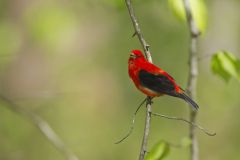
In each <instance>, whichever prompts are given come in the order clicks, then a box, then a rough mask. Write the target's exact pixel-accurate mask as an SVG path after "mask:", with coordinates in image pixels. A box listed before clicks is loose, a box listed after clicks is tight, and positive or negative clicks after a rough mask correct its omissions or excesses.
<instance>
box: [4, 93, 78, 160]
mask: <svg viewBox="0 0 240 160" xmlns="http://www.w3.org/2000/svg"><path fill="white" fill-rule="evenodd" d="M0 99H1V100H2V101H4V102H5V103H7V104H8V106H9V108H10V109H11V110H13V111H15V112H16V113H19V114H21V115H22V116H25V117H27V118H28V119H30V120H31V122H32V123H33V124H34V125H35V126H36V127H37V128H38V129H39V131H40V132H41V133H42V134H43V136H44V137H45V138H46V139H47V140H48V141H49V142H50V143H51V144H52V145H53V146H54V147H55V148H56V149H57V150H59V151H60V152H61V153H62V154H63V155H64V156H65V158H66V160H79V158H78V157H77V156H76V155H75V154H74V153H73V152H72V151H71V150H70V149H69V148H68V147H67V146H66V145H65V144H64V142H63V141H62V140H61V139H60V137H59V136H58V135H57V134H56V133H55V131H54V130H53V129H52V128H51V127H50V125H49V124H48V122H47V121H45V120H44V119H42V118H41V117H40V116H38V115H37V114H35V113H34V112H31V111H29V110H25V109H23V108H22V107H20V106H18V105H17V104H16V103H14V102H13V101H12V100H10V99H9V98H7V97H5V96H3V95H0Z"/></svg>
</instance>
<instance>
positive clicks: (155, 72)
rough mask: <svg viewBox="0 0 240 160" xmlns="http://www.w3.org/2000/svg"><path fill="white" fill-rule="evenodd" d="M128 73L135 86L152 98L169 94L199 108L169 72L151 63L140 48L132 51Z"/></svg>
mask: <svg viewBox="0 0 240 160" xmlns="http://www.w3.org/2000/svg"><path fill="white" fill-rule="evenodd" d="M128 73H129V76H130V77H131V79H132V80H133V82H134V84H135V86H136V87H137V88H138V89H139V90H140V91H141V92H143V93H144V94H146V95H147V96H149V97H151V98H154V97H159V96H162V95H169V96H173V97H177V98H181V99H183V100H185V101H186V102H187V103H188V104H190V105H191V106H192V107H193V108H194V109H196V110H197V109H198V108H199V107H198V105H197V103H195V102H194V101H193V100H192V99H191V98H190V97H189V96H188V95H187V94H186V92H185V91H184V90H183V89H182V88H181V87H179V86H178V85H177V84H176V82H175V80H174V79H173V78H172V77H171V76H170V75H169V74H168V73H167V72H165V71H164V70H162V69H161V68H159V67H157V66H155V65H154V64H152V63H149V62H148V61H147V60H146V59H145V57H144V55H143V54H142V52H141V51H140V50H133V51H132V52H131V53H130V57H129V60H128Z"/></svg>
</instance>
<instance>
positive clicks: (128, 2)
mask: <svg viewBox="0 0 240 160" xmlns="http://www.w3.org/2000/svg"><path fill="white" fill-rule="evenodd" d="M125 2H126V5H127V8H128V12H129V15H130V17H131V20H132V23H133V27H134V30H135V32H134V35H135V34H136V35H137V36H138V39H139V41H140V43H141V45H142V47H143V50H144V53H145V56H146V58H147V60H148V61H149V62H150V63H152V62H153V61H152V57H151V53H150V51H149V47H150V46H149V45H148V44H147V42H146V41H145V39H144V38H143V35H142V33H141V29H140V27H139V23H138V21H137V18H136V16H135V14H134V10H133V7H132V1H131V0H125ZM146 108H147V109H146V121H145V129H144V135H143V140H142V146H141V151H140V155H139V160H144V157H145V153H146V151H147V142H148V136H149V132H150V122H151V111H152V106H151V98H149V97H148V100H147V102H146Z"/></svg>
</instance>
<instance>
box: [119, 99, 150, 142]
mask: <svg viewBox="0 0 240 160" xmlns="http://www.w3.org/2000/svg"><path fill="white" fill-rule="evenodd" d="M146 100H147V98H145V99H144V100H143V101H142V102H141V104H140V105H139V106H138V108H137V109H136V111H135V112H134V114H133V117H132V124H131V127H130V129H129V131H128V133H127V134H126V135H125V136H124V137H123V138H121V139H120V140H118V141H117V142H115V144H119V143H121V142H123V141H124V140H125V139H126V138H128V137H129V136H130V135H131V134H132V131H133V129H134V124H135V119H136V116H137V113H138V111H139V109H140V108H141V106H142V105H143V104H144V103H145V102H146Z"/></svg>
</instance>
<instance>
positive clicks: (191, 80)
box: [183, 0, 200, 160]
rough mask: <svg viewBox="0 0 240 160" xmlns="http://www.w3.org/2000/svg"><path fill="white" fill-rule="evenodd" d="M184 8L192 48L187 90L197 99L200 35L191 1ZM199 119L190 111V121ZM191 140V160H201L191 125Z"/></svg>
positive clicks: (185, 0) (187, 1)
mask: <svg viewBox="0 0 240 160" xmlns="http://www.w3.org/2000/svg"><path fill="white" fill-rule="evenodd" d="M183 3H184V8H185V11H186V16H187V23H188V28H189V33H190V35H191V36H190V48H189V77H188V86H187V90H188V92H189V95H190V97H191V98H193V99H195V98H196V85H197V75H198V57H197V40H198V37H199V35H200V31H199V30H198V28H197V26H196V23H195V21H194V19H193V15H192V12H191V8H190V0H183ZM196 118H197V112H195V111H192V110H191V111H190V121H191V122H193V123H195V122H196ZM189 138H190V139H191V141H192V143H191V145H190V157H191V160H198V159H199V149H198V142H197V137H196V133H195V127H194V126H192V125H190V128H189Z"/></svg>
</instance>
